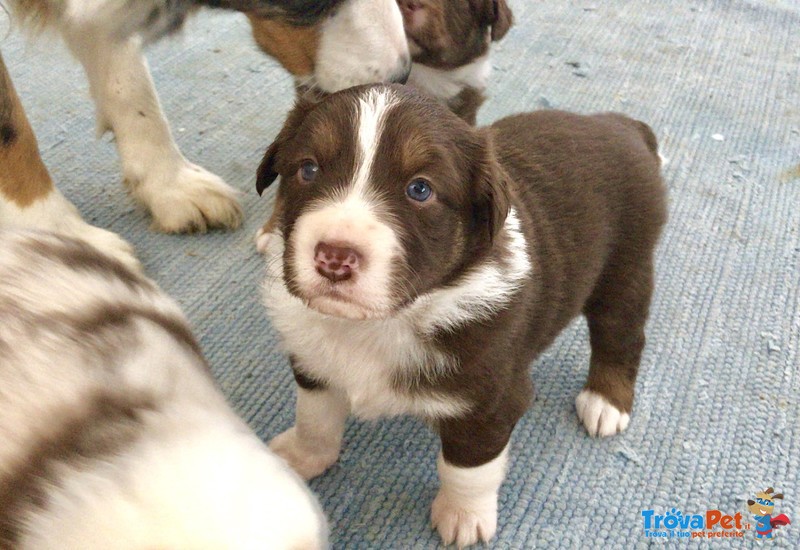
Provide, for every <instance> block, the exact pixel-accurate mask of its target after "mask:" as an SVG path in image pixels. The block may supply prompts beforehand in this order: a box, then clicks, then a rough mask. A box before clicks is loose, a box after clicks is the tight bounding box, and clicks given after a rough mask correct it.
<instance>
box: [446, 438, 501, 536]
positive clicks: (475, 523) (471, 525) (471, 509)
mask: <svg viewBox="0 0 800 550" xmlns="http://www.w3.org/2000/svg"><path fill="white" fill-rule="evenodd" d="M507 463H508V446H506V448H505V449H503V451H502V452H501V453H500V454H499V455H498V456H497V457H496V458H495V459H494V460H491V461H489V462H487V463H486V464H482V465H481V466H477V467H474V468H461V467H458V466H453V465H452V464H448V463H447V462H446V461H445V460H444V457H443V456H442V455H441V453H440V454H439V460H438V463H437V465H438V470H439V479H440V480H441V487H440V488H439V493H438V494H437V495H436V499H434V501H433V506H432V507H431V520H432V522H433V526H434V527H435V528H436V529H438V531H439V534H440V535H441V537H442V541H443V542H444V543H445V544H451V543H453V542H455V543H456V544H457V545H458V547H459V548H463V547H464V546H469V545H470V544H475V543H477V542H478V541H481V540H482V541H484V542H488V541H489V540H490V539H491V538H492V537H493V536H494V534H495V531H496V530H497V495H498V492H499V490H500V485H502V483H503V479H504V478H505V475H506V464H507Z"/></svg>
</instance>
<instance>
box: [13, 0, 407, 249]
mask: <svg viewBox="0 0 800 550" xmlns="http://www.w3.org/2000/svg"><path fill="white" fill-rule="evenodd" d="M6 4H8V5H9V7H10V8H11V9H12V11H13V13H14V14H15V15H16V16H17V18H18V19H19V20H30V21H32V22H33V24H34V25H35V26H50V27H53V28H55V29H56V30H58V31H59V32H60V33H61V35H62V36H63V38H64V40H65V42H66V44H67V46H68V47H69V49H70V50H71V51H72V53H73V54H74V55H75V56H76V57H77V58H78V60H79V61H80V62H81V63H82V64H83V67H84V69H85V71H86V75H87V77H88V79H89V86H90V91H91V94H92V97H93V99H94V100H95V103H96V106H97V127H98V130H99V131H100V132H101V133H102V132H105V131H112V132H113V133H114V136H115V143H116V145H117V149H118V151H119V154H120V158H121V161H122V172H123V176H124V180H125V182H126V185H127V186H128V188H129V190H130V192H131V194H132V195H133V197H134V198H135V199H136V200H137V201H138V202H140V203H142V204H143V205H144V206H145V207H146V208H147V209H148V210H149V211H150V213H151V214H152V216H153V225H154V227H155V228H156V229H159V230H162V231H166V232H187V231H197V230H199V231H203V230H205V229H207V228H209V227H220V228H235V227H237V226H238V225H239V223H240V221H241V217H242V213H241V209H240V207H239V204H238V199H237V197H236V195H237V193H236V192H235V191H234V190H233V189H232V188H230V187H229V186H228V185H227V184H226V183H225V182H224V181H222V179H220V178H219V177H217V176H216V175H214V174H211V173H209V172H207V171H206V170H204V169H202V168H200V167H199V166H196V165H195V164H193V163H191V162H189V161H188V160H187V159H186V158H185V157H184V156H183V155H182V154H181V152H180V150H179V149H178V146H177V145H176V144H175V141H174V139H173V138H172V134H171V132H170V129H169V125H168V123H167V120H166V118H165V117H164V114H163V113H162V110H161V106H160V104H159V100H158V96H157V95H156V91H155V89H154V86H153V82H152V79H151V78H150V74H149V71H148V69H147V64H146V62H145V59H144V57H143V55H142V52H141V45H142V39H141V36H142V35H146V36H148V37H152V36H159V35H161V34H164V33H165V32H168V31H170V30H173V29H175V28H176V27H178V26H180V23H181V22H182V21H183V19H184V18H185V16H186V14H187V13H188V12H190V11H192V10H193V9H196V8H198V7H200V6H212V7H224V8H229V9H237V10H240V11H247V12H249V13H251V14H253V17H256V16H258V17H269V18H272V19H274V20H275V21H277V22H279V23H276V25H279V29H278V31H276V33H275V36H274V37H273V39H274V40H275V41H276V42H277V41H280V40H284V41H288V42H290V43H292V41H294V40H295V38H296V34H297V33H303V34H304V35H307V36H310V37H313V40H310V42H309V43H308V44H304V46H303V47H304V51H307V52H308V55H309V56H311V57H313V63H310V65H309V66H308V67H303V69H302V70H300V68H298V67H297V66H295V65H293V64H289V62H288V60H287V59H286V58H283V57H280V56H279V60H281V61H282V62H284V63H286V64H287V68H288V69H289V70H292V71H293V72H294V73H295V74H297V75H298V77H300V78H303V79H304V81H306V82H307V83H309V84H312V85H314V86H318V87H320V88H321V89H322V90H323V91H325V92H334V91H336V90H339V89H341V88H345V87H348V86H352V85H355V84H366V83H370V82H380V81H394V80H404V79H405V78H406V76H407V73H408V68H409V65H410V59H409V55H408V46H407V43H406V39H405V35H404V32H403V23H402V17H401V15H400V10H399V8H398V6H397V4H396V2H395V0H324V1H317V0H141V1H136V2H132V1H130V0H92V1H88V0H33V1H23V0H10V1H9V2H6ZM293 29H299V30H296V32H293ZM377 35H380V40H378V39H377V38H376V36H377ZM264 40H267V39H264ZM264 40H261V39H259V42H260V43H261V44H262V46H263V45H264ZM267 41H268V40H267ZM0 165H2V166H3V170H2V173H0V227H35V228H41V229H48V230H53V231H59V232H62V233H65V234H69V235H72V236H75V237H78V238H83V239H85V240H87V241H89V242H91V243H92V244H94V245H96V246H98V247H100V248H101V249H103V250H106V251H108V252H109V253H112V254H114V255H116V256H117V257H119V258H121V259H123V260H124V261H127V262H128V263H129V264H131V265H133V264H135V259H134V257H133V255H132V251H131V249H130V247H129V246H128V245H127V243H125V242H124V241H122V240H121V239H120V238H119V237H117V236H116V235H113V234H111V233H109V232H107V231H104V230H102V229H98V228H94V227H91V226H90V225H88V224H87V223H86V222H84V221H83V220H82V219H81V217H80V215H79V214H78V212H77V210H76V209H75V208H74V207H73V206H72V205H71V204H70V203H69V202H68V201H67V200H66V199H65V198H64V197H63V196H62V195H61V194H60V193H59V192H58V191H57V190H56V188H55V187H54V185H53V182H52V180H51V179H50V176H49V174H48V172H47V170H46V168H45V167H44V164H43V163H42V160H41V158H40V156H39V151H38V148H37V145H36V138H35V137H34V135H33V133H32V131H31V129H30V125H29V124H28V121H27V119H26V117H25V112H24V110H23V108H22V104H21V103H20V102H19V98H18V97H17V96H16V93H15V91H14V88H13V85H12V84H11V79H10V78H9V76H8V73H7V71H6V70H5V66H4V65H3V64H2V62H1V60H0Z"/></svg>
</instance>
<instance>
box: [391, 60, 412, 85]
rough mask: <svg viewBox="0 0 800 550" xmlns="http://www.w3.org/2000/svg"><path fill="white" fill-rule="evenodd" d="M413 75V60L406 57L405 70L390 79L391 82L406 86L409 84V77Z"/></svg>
mask: <svg viewBox="0 0 800 550" xmlns="http://www.w3.org/2000/svg"><path fill="white" fill-rule="evenodd" d="M410 74H411V58H410V57H406V58H404V59H403V68H402V69H401V70H400V71H398V72H397V73H395V74H393V75H392V76H390V77H389V81H390V82H395V83H397V84H405V83H406V82H408V75H410Z"/></svg>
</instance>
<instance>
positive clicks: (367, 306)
mask: <svg viewBox="0 0 800 550" xmlns="http://www.w3.org/2000/svg"><path fill="white" fill-rule="evenodd" d="M395 101H396V100H395V98H394V97H393V95H392V94H391V92H386V91H376V90H371V91H370V92H369V93H368V94H366V96H365V97H362V98H361V99H360V101H359V103H358V110H357V113H356V117H357V121H358V123H357V131H356V132H357V136H358V148H359V151H358V155H357V157H356V167H355V171H354V174H353V179H352V182H351V183H350V185H349V186H348V187H347V188H346V189H345V190H344V191H343V192H342V193H341V194H340V195H339V196H336V197H333V198H331V199H328V200H327V201H325V202H322V203H319V204H317V205H315V207H314V208H313V210H311V211H309V212H307V213H305V214H304V215H303V216H301V217H300V218H299V219H298V220H297V223H296V225H295V230H294V232H293V233H292V236H291V239H292V245H293V249H294V256H293V262H294V270H295V273H296V279H297V283H298V286H299V288H300V289H301V293H302V295H303V297H304V298H305V299H306V300H307V301H308V303H309V305H310V306H311V307H312V308H314V309H316V310H318V311H320V312H323V313H327V314H331V315H339V316H343V317H347V318H351V319H368V318H373V317H385V316H386V314H387V313H389V312H390V311H391V309H392V306H393V305H394V304H393V297H392V294H391V293H392V287H391V283H392V280H391V273H392V263H393V261H394V260H395V259H396V258H397V257H398V256H399V255H400V254H401V245H400V242H399V239H398V238H397V235H396V233H395V231H394V230H393V229H392V228H391V227H389V226H388V225H387V224H386V223H385V222H384V221H383V220H382V219H381V217H380V214H379V212H380V204H379V202H378V200H377V199H376V198H375V197H373V194H372V192H371V190H370V182H371V178H372V166H373V162H374V160H375V155H376V152H377V147H378V143H379V142H380V136H381V134H382V132H383V124H384V121H385V119H386V116H387V113H388V112H389V110H390V109H391V108H392V106H393V105H394V104H395ZM320 242H325V243H329V244H339V245H341V246H348V247H351V248H354V249H355V250H357V251H358V252H359V253H361V255H362V257H363V260H364V261H363V262H362V265H361V266H360V267H359V269H358V270H357V271H356V272H355V273H354V274H353V277H352V279H350V280H347V281H340V282H338V283H336V284H331V283H330V281H328V280H327V279H326V278H324V277H322V276H321V275H320V274H319V273H317V271H316V264H315V259H314V258H315V249H316V246H317V244H318V243H320Z"/></svg>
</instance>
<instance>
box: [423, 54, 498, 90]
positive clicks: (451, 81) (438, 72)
mask: <svg viewBox="0 0 800 550" xmlns="http://www.w3.org/2000/svg"><path fill="white" fill-rule="evenodd" d="M491 72H492V62H491V59H490V58H489V54H486V55H484V56H482V57H479V58H478V59H476V60H475V61H473V62H472V63H469V64H468V65H464V66H463V67H458V68H457V69H450V70H448V69H434V68H432V67H426V66H425V65H421V64H419V63H414V64H413V65H412V66H411V74H410V75H409V76H408V83H409V84H410V85H412V86H414V87H415V88H417V89H419V90H422V91H423V92H425V93H427V94H429V95H431V96H433V97H436V98H439V99H442V100H448V99H452V98H454V97H455V96H457V95H458V94H459V93H461V91H462V90H463V89H464V88H467V87H469V88H475V89H476V90H481V91H482V90H485V89H486V84H487V82H488V81H489V75H490V74H491Z"/></svg>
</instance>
